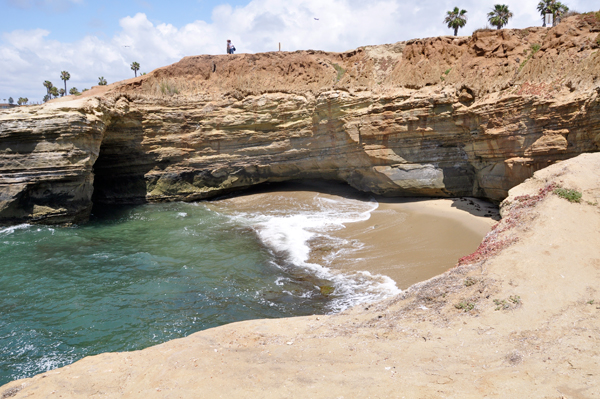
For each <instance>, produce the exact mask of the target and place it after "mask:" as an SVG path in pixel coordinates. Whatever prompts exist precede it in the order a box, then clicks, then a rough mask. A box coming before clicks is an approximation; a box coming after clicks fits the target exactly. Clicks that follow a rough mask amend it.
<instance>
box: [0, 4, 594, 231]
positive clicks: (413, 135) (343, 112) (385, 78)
mask: <svg viewBox="0 0 600 399" xmlns="http://www.w3.org/2000/svg"><path fill="white" fill-rule="evenodd" d="M598 32H600V20H598V19H597V17H596V16H595V15H594V14H589V15H582V16H576V17H572V18H569V19H567V20H566V21H564V22H563V23H561V24H560V25H558V26H557V27H554V28H551V29H548V28H529V29H525V30H500V31H480V32H476V33H474V34H473V35H472V36H471V37H458V38H455V37H437V38H429V39H417V40H411V41H408V42H400V43H396V44H393V45H381V46H367V47H361V48H358V49H356V50H353V51H349V52H346V53H325V52H320V51H312V50H309V51H297V52H293V53H265V54H238V55H234V56H193V57H186V58H184V59H182V60H181V61H180V62H178V63H176V64H173V65H170V66H167V67H164V68H160V69H157V70H155V71H153V72H152V73H150V74H148V75H145V76H141V77H138V78H135V79H131V80H128V81H124V82H119V83H116V84H113V85H110V86H108V87H106V88H100V87H98V88H95V89H94V90H91V91H90V92H88V93H87V94H86V95H84V96H82V97H80V98H76V99H74V100H71V97H68V98H64V99H60V100H55V101H52V102H50V103H48V104H45V105H43V106H31V107H23V108H20V109H18V110H14V111H4V112H1V113H0V171H1V175H0V223H5V224H6V223H22V222H40V223H70V222H77V221H82V220H85V219H86V218H87V217H88V215H89V212H90V209H91V206H92V204H93V202H104V203H140V202H154V201H172V200H183V201H193V200H198V199H203V198H209V197H211V196H215V195H218V194H221V193H224V192H229V191H233V190H238V189H242V188H245V187H249V186H251V185H255V184H259V183H264V182H276V181H284V180H292V179H334V180H341V181H345V182H348V183H349V184H350V185H352V186H354V187H356V188H357V189H359V190H363V191H371V192H374V193H377V194H383V195H390V196H464V195H470V196H476V197H482V198H488V199H492V200H497V201H499V200H502V199H503V198H505V197H506V195H507V192H508V190H509V189H510V188H511V187H513V186H515V185H517V184H519V183H520V182H522V181H523V180H524V179H526V178H527V177H530V176H531V175H532V174H533V172H534V171H536V170H538V169H541V168H543V167H545V166H548V165H549V164H552V163H554V162H556V161H558V160H563V159H567V158H570V157H573V156H575V155H577V154H580V153H582V152H591V151H597V150H598V149H599V147H600V52H599V51H598V48H599V46H600V44H599V42H600V39H599V38H598V36H599V33H598Z"/></svg>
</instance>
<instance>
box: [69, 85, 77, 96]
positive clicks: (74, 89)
mask: <svg viewBox="0 0 600 399" xmlns="http://www.w3.org/2000/svg"><path fill="white" fill-rule="evenodd" d="M69 94H71V95H77V94H79V90H77V87H71V90H69Z"/></svg>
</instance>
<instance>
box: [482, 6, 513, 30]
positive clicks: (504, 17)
mask: <svg viewBox="0 0 600 399" xmlns="http://www.w3.org/2000/svg"><path fill="white" fill-rule="evenodd" d="M487 16H488V21H489V22H490V24H491V25H492V26H495V27H496V28H497V29H501V28H502V27H503V26H504V25H506V24H507V23H508V20H509V19H511V18H512V17H513V13H512V12H510V10H509V9H508V6H507V5H506V4H495V5H494V8H493V9H492V11H490V12H488V15H487Z"/></svg>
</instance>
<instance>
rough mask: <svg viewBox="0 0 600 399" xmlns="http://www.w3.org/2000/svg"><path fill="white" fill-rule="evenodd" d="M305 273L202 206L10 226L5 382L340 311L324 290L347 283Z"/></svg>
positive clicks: (0, 322)
mask: <svg viewBox="0 0 600 399" xmlns="http://www.w3.org/2000/svg"><path fill="white" fill-rule="evenodd" d="M263 223H264V221H263ZM293 266H294V265H293V264H291V263H290V261H289V259H288V257H286V254H285V251H283V252H281V251H279V252H278V251H276V250H273V249H272V248H269V246H268V245H265V244H264V243H263V242H262V241H261V240H260V237H259V235H257V233H256V229H255V228H254V227H253V226H252V225H251V224H249V223H248V222H247V221H245V220H243V219H241V218H240V217H231V216H228V215H225V214H223V213H219V212H215V211H214V209H210V208H209V207H207V206H205V205H203V204H202V203H200V204H185V203H170V204H158V205H143V206H136V207H120V208H107V209H104V210H98V209H96V210H95V211H94V217H93V218H92V220H91V221H90V222H89V223H87V224H85V225H82V226H74V227H68V228H65V227H63V228H61V227H41V226H28V225H22V226H16V227H10V228H0V385H2V384H5V383H7V382H9V381H11V380H14V379H18V378H24V377H30V376H32V375H35V374H37V373H40V372H44V371H48V370H50V369H53V368H56V367H60V366H63V365H66V364H69V363H72V362H73V361H76V360H78V359H81V358H82V357H84V356H88V355H94V354H98V353H102V352H107V351H111V352H113V351H130V350H137V349H142V348H146V347H148V346H151V345H155V344H158V343H162V342H165V341H167V340H170V339H174V338H179V337H184V336H187V335H189V334H191V333H194V332H196V331H199V330H203V329H207V328H210V327H214V326H219V325H223V324H226V323H230V322H234V321H240V320H247V319H255V318H274V317H286V316H295V315H307V314H315V313H326V312H330V311H332V310H335V309H332V307H331V303H332V301H335V298H336V295H335V294H334V295H332V296H331V297H325V296H323V295H322V294H321V291H320V290H319V286H323V285H328V284H331V285H334V286H335V284H336V282H335V281H334V282H329V281H327V278H326V277H327V276H325V278H324V277H323V275H318V274H315V273H311V272H310V270H307V269H302V268H295V267H293Z"/></svg>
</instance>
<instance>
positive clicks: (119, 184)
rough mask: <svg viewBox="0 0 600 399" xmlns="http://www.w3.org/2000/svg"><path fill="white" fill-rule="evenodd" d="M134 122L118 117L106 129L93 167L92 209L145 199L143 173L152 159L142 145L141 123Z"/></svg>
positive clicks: (138, 201) (149, 166)
mask: <svg viewBox="0 0 600 399" xmlns="http://www.w3.org/2000/svg"><path fill="white" fill-rule="evenodd" d="M136 122H137V121H133V122H132V121H131V120H117V121H116V122H113V123H111V124H110V125H109V126H108V127H107V129H106V132H105V134H104V138H103V140H102V144H101V145H100V150H99V153H98V159H97V160H96V162H95V163H94V166H93V169H92V172H93V174H94V190H93V194H92V203H93V208H92V209H93V210H92V212H94V211H95V210H97V208H98V207H103V206H110V205H128V204H129V205H132V204H142V203H145V202H147V201H146V182H145V175H146V173H147V172H148V171H149V170H150V169H151V168H152V163H153V160H152V159H151V157H150V156H149V155H148V154H147V152H146V151H144V150H143V148H142V137H143V135H142V128H141V123H139V122H137V123H136Z"/></svg>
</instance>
